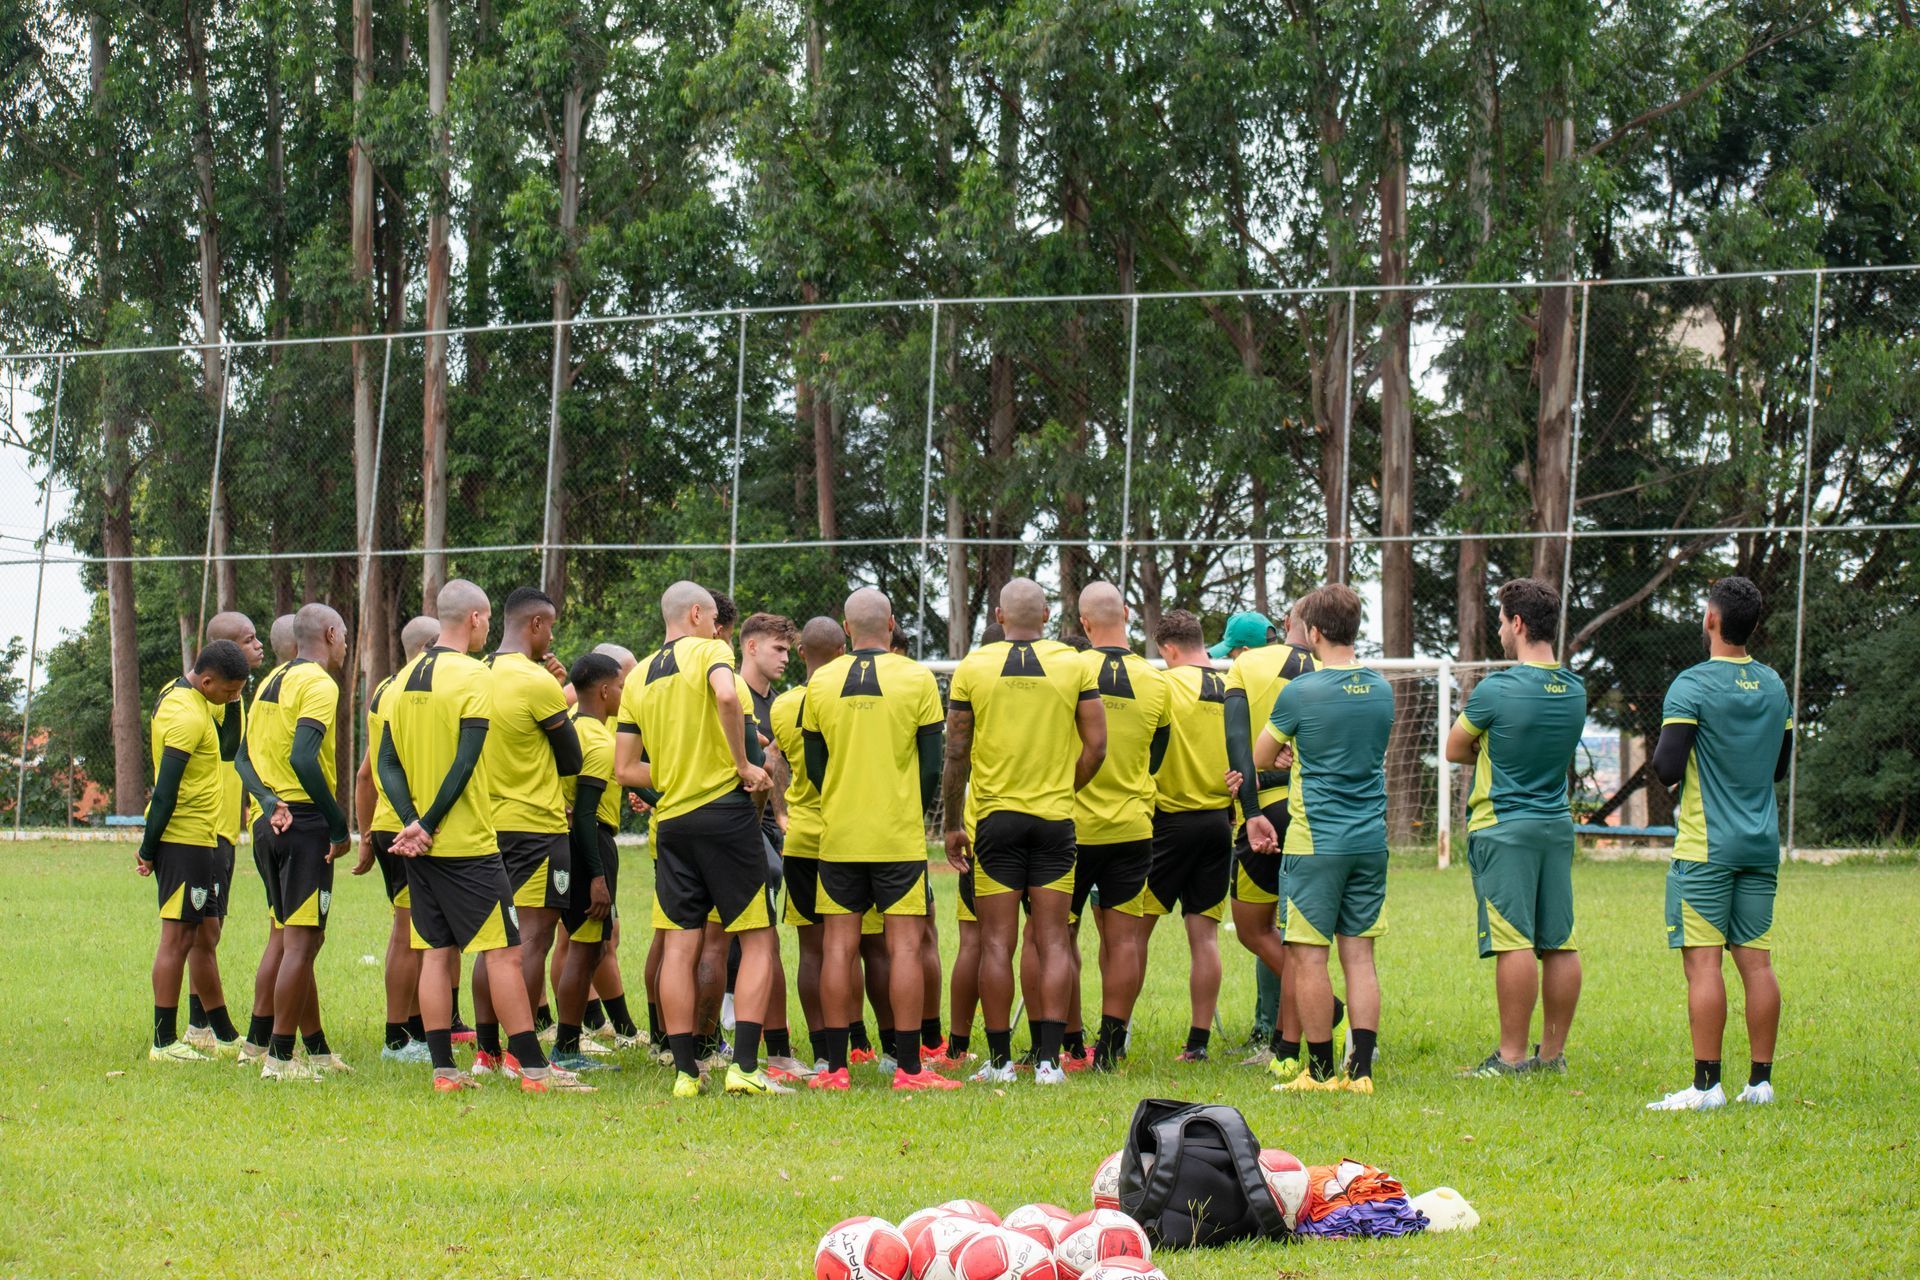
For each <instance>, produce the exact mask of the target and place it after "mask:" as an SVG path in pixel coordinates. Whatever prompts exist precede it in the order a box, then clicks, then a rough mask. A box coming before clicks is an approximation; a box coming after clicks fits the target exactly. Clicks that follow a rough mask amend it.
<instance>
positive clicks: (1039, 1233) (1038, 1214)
mask: <svg viewBox="0 0 1920 1280" xmlns="http://www.w3.org/2000/svg"><path fill="white" fill-rule="evenodd" d="M1072 1221H1073V1215H1072V1214H1071V1213H1068V1212H1067V1211H1066V1210H1065V1209H1062V1208H1061V1207H1060V1206H1059V1205H1057V1204H1023V1205H1021V1206H1020V1207H1019V1208H1018V1209H1015V1210H1013V1211H1012V1212H1010V1213H1008V1214H1007V1216H1006V1218H1005V1219H1004V1220H1003V1221H1002V1222H1001V1223H1000V1225H1001V1226H1003V1227H1005V1228H1006V1229H1007V1230H1009V1231H1018V1232H1019V1233H1020V1234H1021V1235H1023V1236H1032V1237H1033V1238H1034V1239H1035V1240H1037V1241H1039V1242H1040V1243H1041V1244H1043V1245H1045V1246H1046V1247H1047V1248H1048V1249H1049V1250H1051V1249H1052V1248H1053V1247H1054V1246H1055V1245H1057V1244H1059V1243H1060V1236H1061V1233H1062V1232H1064V1231H1065V1230H1066V1229H1067V1224H1068V1223H1069V1222H1072Z"/></svg>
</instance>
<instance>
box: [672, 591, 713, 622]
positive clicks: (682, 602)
mask: <svg viewBox="0 0 1920 1280" xmlns="http://www.w3.org/2000/svg"><path fill="white" fill-rule="evenodd" d="M696 608H699V609H705V610H706V611H707V614H708V616H709V617H711V616H712V614H713V593H712V592H711V591H708V590H707V589H706V588H705V587H703V586H701V585H700V584H699V583H697V582H687V581H684V580H683V581H680V582H676V583H674V584H673V585H672V586H670V587H668V588H667V589H666V590H665V591H662V592H661V593H660V617H661V619H662V620H663V621H664V622H665V623H666V624H667V625H668V626H672V625H673V624H674V623H676V622H685V621H686V620H687V615H688V614H689V613H691V612H693V610H694V609H696Z"/></svg>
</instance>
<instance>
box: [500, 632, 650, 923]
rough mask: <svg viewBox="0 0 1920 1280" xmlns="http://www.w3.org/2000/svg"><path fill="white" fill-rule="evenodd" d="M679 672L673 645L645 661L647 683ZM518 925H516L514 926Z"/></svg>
mask: <svg viewBox="0 0 1920 1280" xmlns="http://www.w3.org/2000/svg"><path fill="white" fill-rule="evenodd" d="M679 674H680V659H679V658H677V657H675V656H674V652H673V646H672V645H668V646H667V647H666V648H664V649H662V650H661V651H660V652H658V653H656V654H654V655H653V661H651V662H649V663H647V683H648V684H652V683H653V682H654V681H655V680H665V679H666V678H667V677H668V676H677V675H679ZM515 927H516V928H517V927H518V926H517V925H516V926H515Z"/></svg>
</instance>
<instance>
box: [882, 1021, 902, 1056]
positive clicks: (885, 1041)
mask: <svg viewBox="0 0 1920 1280" xmlns="http://www.w3.org/2000/svg"><path fill="white" fill-rule="evenodd" d="M897 1040H898V1033H897V1032H894V1031H892V1030H890V1029H889V1028H887V1027H881V1028H880V1052H882V1053H884V1054H886V1055H887V1056H888V1057H889V1058H894V1059H898V1058H899V1056H900V1055H899V1054H897V1053H895V1052H894V1045H895V1044H896V1043H897Z"/></svg>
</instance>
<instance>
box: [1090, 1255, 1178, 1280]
mask: <svg viewBox="0 0 1920 1280" xmlns="http://www.w3.org/2000/svg"><path fill="white" fill-rule="evenodd" d="M1080 1280H1167V1273H1166V1272H1164V1271H1162V1270H1161V1269H1160V1268H1158V1267H1156V1266H1154V1265H1153V1264H1152V1263H1151V1262H1142V1261H1141V1260H1140V1259H1138V1258H1115V1259H1114V1260H1113V1261H1111V1262H1102V1263H1100V1264H1099V1265H1098V1266H1096V1267H1095V1268H1094V1269H1093V1270H1091V1271H1088V1272H1085V1273H1083V1274H1082V1275H1081V1277H1080Z"/></svg>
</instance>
